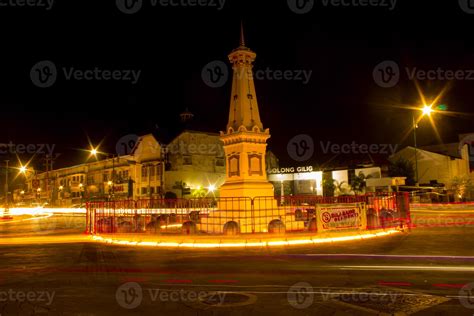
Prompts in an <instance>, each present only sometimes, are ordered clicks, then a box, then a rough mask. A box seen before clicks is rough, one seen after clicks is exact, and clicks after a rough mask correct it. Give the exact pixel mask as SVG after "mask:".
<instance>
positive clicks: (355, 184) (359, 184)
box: [351, 171, 370, 194]
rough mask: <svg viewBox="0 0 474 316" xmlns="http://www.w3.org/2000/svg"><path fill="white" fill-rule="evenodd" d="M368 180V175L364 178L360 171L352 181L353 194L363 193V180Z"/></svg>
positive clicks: (364, 184) (364, 185)
mask: <svg viewBox="0 0 474 316" xmlns="http://www.w3.org/2000/svg"><path fill="white" fill-rule="evenodd" d="M369 178H370V175H369V176H366V175H365V174H364V173H363V172H362V171H360V172H359V174H358V175H357V176H355V177H354V179H352V182H351V187H352V190H353V191H354V193H355V194H358V193H364V191H365V187H366V183H365V180H367V179H369Z"/></svg>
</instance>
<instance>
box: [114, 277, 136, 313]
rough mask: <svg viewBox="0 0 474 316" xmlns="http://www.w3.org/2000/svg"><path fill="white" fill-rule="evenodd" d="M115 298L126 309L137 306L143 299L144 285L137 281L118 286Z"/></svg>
mask: <svg viewBox="0 0 474 316" xmlns="http://www.w3.org/2000/svg"><path fill="white" fill-rule="evenodd" d="M115 299H116V300H117V303H118V304H119V305H120V306H121V307H123V308H125V309H134V308H137V307H138V306H139V305H140V304H141V303H142V300H143V290H142V287H141V286H140V284H138V283H136V282H127V283H124V284H122V285H121V286H119V287H118V288H117V291H116V292H115Z"/></svg>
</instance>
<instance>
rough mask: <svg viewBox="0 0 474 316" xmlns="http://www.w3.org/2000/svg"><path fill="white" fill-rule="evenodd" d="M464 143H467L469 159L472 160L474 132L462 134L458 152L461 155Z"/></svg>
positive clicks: (473, 156)
mask: <svg viewBox="0 0 474 316" xmlns="http://www.w3.org/2000/svg"><path fill="white" fill-rule="evenodd" d="M464 145H468V154H469V161H474V134H469V135H466V136H464V137H463V138H462V139H461V141H460V142H459V146H458V152H459V155H460V156H461V157H462V149H463V148H464Z"/></svg>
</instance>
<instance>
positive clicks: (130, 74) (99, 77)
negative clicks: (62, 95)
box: [30, 60, 141, 88]
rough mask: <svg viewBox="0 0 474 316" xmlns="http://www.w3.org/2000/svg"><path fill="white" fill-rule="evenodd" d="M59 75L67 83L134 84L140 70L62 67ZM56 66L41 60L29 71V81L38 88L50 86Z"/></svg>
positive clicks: (54, 75) (53, 81)
mask: <svg viewBox="0 0 474 316" xmlns="http://www.w3.org/2000/svg"><path fill="white" fill-rule="evenodd" d="M61 70H62V71H61V72H59V73H61V74H62V75H63V76H64V79H65V80H67V81H72V80H76V81H93V80H95V81H125V82H130V83H131V84H136V83H137V82H138V80H139V79H140V75H141V70H135V69H102V68H99V67H93V68H88V69H87V68H86V69H78V68H75V67H62V68H61ZM59 73H58V70H57V68H56V65H55V64H54V63H53V62H52V61H49V60H43V61H40V62H38V63H36V64H35V65H33V67H32V68H31V70H30V79H31V81H32V82H33V84H34V85H35V86H37V87H40V88H47V87H50V86H52V85H53V84H54V83H55V82H56V80H57V79H58V74H59Z"/></svg>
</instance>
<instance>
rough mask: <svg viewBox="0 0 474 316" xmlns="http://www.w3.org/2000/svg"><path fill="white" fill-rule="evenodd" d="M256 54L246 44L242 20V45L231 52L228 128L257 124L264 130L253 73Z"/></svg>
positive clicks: (249, 128)
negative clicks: (231, 73) (231, 76)
mask: <svg viewBox="0 0 474 316" xmlns="http://www.w3.org/2000/svg"><path fill="white" fill-rule="evenodd" d="M256 56H257V54H255V53H254V52H253V51H252V50H250V49H249V48H247V47H246V46H245V37H244V28H243V23H242V22H241V24H240V46H239V47H238V48H236V49H234V50H233V51H232V52H231V53H230V54H229V61H230V63H231V64H232V70H233V78H232V93H231V98H230V111H229V121H228V124H227V130H228V129H229V128H232V129H233V130H234V131H237V130H238V129H239V128H242V127H245V129H246V130H249V131H250V130H252V129H254V127H255V126H256V127H258V129H259V130H260V131H263V124H262V122H261V120H260V113H259V109H258V103H257V94H256V92H255V83H254V81H253V74H252V68H253V62H254V61H255V58H256Z"/></svg>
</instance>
